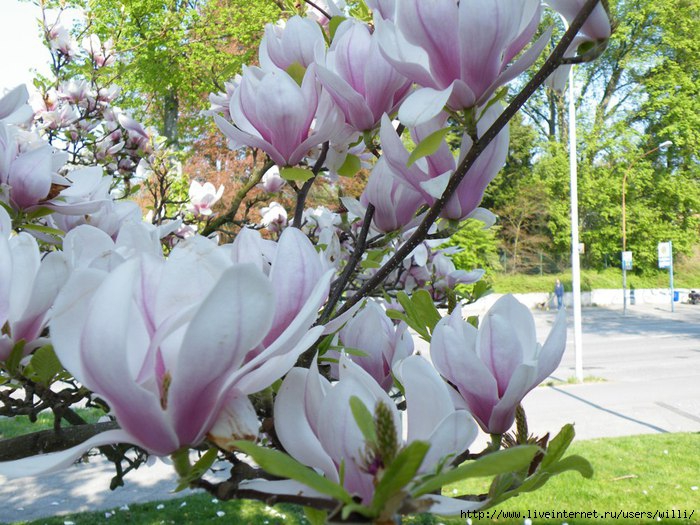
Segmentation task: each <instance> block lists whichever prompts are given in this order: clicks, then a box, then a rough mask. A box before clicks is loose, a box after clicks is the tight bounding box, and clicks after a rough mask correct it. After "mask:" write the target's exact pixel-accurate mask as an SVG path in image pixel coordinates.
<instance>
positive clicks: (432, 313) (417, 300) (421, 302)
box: [411, 290, 442, 333]
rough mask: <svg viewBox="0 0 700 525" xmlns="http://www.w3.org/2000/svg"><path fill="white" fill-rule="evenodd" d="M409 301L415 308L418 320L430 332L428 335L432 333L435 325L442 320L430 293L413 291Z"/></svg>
mask: <svg viewBox="0 0 700 525" xmlns="http://www.w3.org/2000/svg"><path fill="white" fill-rule="evenodd" d="M411 301H412V302H413V304H414V305H415V307H416V315H417V316H418V320H419V321H421V322H422V323H424V325H425V326H426V327H427V328H428V329H429V330H430V333H433V329H434V328H435V325H436V324H438V322H439V321H440V319H442V316H441V315H440V312H438V310H437V308H435V303H434V302H433V298H432V297H431V296H430V293H429V292H428V291H427V290H418V291H415V292H413V294H412V295H411Z"/></svg>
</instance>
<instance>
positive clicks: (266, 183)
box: [260, 166, 286, 193]
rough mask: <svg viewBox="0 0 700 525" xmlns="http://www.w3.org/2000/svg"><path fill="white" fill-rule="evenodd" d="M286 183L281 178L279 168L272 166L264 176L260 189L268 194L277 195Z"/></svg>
mask: <svg viewBox="0 0 700 525" xmlns="http://www.w3.org/2000/svg"><path fill="white" fill-rule="evenodd" d="M285 183H286V181H285V180H284V179H283V178H282V177H281V176H280V169H279V166H272V167H271V168H270V169H269V170H267V171H266V172H265V174H264V175H263V176H262V182H261V183H260V187H261V188H262V189H263V190H265V191H266V192H268V193H277V192H278V191H280V189H281V188H282V186H284V185H285Z"/></svg>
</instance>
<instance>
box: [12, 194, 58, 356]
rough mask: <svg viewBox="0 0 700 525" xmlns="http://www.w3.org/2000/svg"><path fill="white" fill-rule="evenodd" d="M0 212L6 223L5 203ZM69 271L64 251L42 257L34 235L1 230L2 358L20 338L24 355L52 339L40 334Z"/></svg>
mask: <svg viewBox="0 0 700 525" xmlns="http://www.w3.org/2000/svg"><path fill="white" fill-rule="evenodd" d="M0 215H4V217H5V219H2V220H0V222H4V223H7V222H8V220H9V217H8V216H7V212H5V210H4V208H2V207H0ZM5 228H6V226H4V227H3V229H5ZM69 274H70V267H69V264H68V262H67V260H66V257H65V256H64V254H63V253H61V252H49V253H48V254H46V255H45V256H44V257H43V258H42V254H41V253H40V251H39V246H38V244H37V242H36V239H34V237H32V236H31V235H29V234H27V233H24V232H22V233H20V234H19V235H16V236H13V237H10V238H9V239H8V232H5V231H3V232H0V326H1V327H3V329H2V333H1V334H0V360H5V359H7V358H8V357H9V355H10V352H11V351H12V349H13V347H14V346H15V344H16V343H18V342H19V341H24V348H23V353H24V355H27V354H29V353H30V352H31V351H33V350H35V349H37V348H39V347H40V346H43V345H45V344H47V343H48V342H49V340H48V339H47V338H45V337H42V336H41V334H42V332H43V331H44V329H45V328H46V325H47V323H48V320H49V310H50V308H51V306H52V305H53V302H54V299H55V298H56V295H57V294H58V292H59V290H60V289H61V287H62V286H63V285H64V283H65V282H66V280H67V279H68V276H69Z"/></svg>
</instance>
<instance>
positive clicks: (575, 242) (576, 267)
mask: <svg viewBox="0 0 700 525" xmlns="http://www.w3.org/2000/svg"><path fill="white" fill-rule="evenodd" d="M576 168H577V158H576V103H575V99H574V67H573V66H572V67H571V69H570V70H569V171H570V172H571V281H572V287H573V298H574V356H575V359H576V379H577V380H578V382H579V383H582V382H583V333H582V328H581V263H580V260H579V237H578V175H577V170H576Z"/></svg>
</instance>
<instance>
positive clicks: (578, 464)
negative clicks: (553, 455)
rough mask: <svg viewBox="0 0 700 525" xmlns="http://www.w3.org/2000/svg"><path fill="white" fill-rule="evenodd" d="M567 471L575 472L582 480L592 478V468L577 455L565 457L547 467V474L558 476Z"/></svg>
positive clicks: (585, 460) (584, 459)
mask: <svg viewBox="0 0 700 525" xmlns="http://www.w3.org/2000/svg"><path fill="white" fill-rule="evenodd" d="M567 470H575V471H576V472H578V473H579V474H581V475H582V476H583V477H584V478H592V477H593V466H592V465H591V464H590V462H589V461H588V460H587V459H586V458H584V457H582V456H579V455H578V454H573V455H571V456H566V457H565V458H564V459H562V460H561V461H557V462H556V463H555V464H554V465H549V466H548V467H547V472H548V473H550V474H560V473H562V472H566V471H567Z"/></svg>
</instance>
